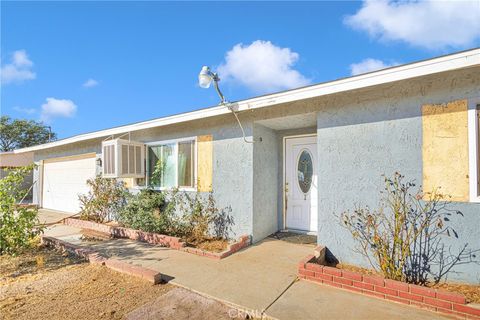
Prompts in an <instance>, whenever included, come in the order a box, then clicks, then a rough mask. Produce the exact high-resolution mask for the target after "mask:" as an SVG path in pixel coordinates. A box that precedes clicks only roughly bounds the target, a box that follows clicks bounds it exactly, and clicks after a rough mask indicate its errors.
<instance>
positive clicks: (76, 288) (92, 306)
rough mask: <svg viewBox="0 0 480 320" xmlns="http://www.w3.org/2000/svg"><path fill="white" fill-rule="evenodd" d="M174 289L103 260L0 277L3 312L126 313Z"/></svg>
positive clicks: (53, 317)
mask: <svg viewBox="0 0 480 320" xmlns="http://www.w3.org/2000/svg"><path fill="white" fill-rule="evenodd" d="M2 271H3V270H2ZM170 289H171V286H170V285H155V286H154V285H152V284H150V283H149V282H146V281H144V280H142V279H139V278H135V277H131V276H128V275H124V274H121V273H117V272H115V271H112V270H110V269H108V268H106V267H104V266H94V265H90V264H86V263H85V264H76V265H64V266H63V267H61V268H56V269H48V271H46V269H44V272H40V273H35V272H34V274H33V275H26V274H25V275H24V276H23V277H17V278H15V280H13V281H9V282H8V283H5V282H4V283H1V284H0V318H2V317H3V318H2V319H5V320H7V319H20V320H21V319H26V320H27V319H28V320H31V319H49V320H60V319H62V320H63V319H87V320H90V319H91V320H93V319H122V318H124V316H125V315H126V314H127V313H128V312H130V311H132V310H134V309H136V308H138V307H140V306H142V305H144V304H145V303H147V302H149V301H151V300H152V299H154V298H155V297H157V296H159V295H163V294H164V293H166V292H167V291H169V290H170Z"/></svg>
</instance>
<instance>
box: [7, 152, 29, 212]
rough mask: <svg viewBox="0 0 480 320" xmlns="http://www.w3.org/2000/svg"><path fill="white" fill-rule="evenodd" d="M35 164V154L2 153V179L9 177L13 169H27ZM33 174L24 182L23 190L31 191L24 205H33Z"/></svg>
mask: <svg viewBox="0 0 480 320" xmlns="http://www.w3.org/2000/svg"><path fill="white" fill-rule="evenodd" d="M31 164H33V152H22V153H15V152H13V151H7V152H0V179H3V178H4V177H6V176H7V175H8V172H9V171H10V170H11V169H14V168H19V167H25V166H28V165H31ZM32 183H33V172H31V173H30V174H28V175H27V176H26V177H25V179H24V180H23V184H22V189H24V190H30V191H29V193H28V194H27V195H26V197H25V199H24V200H23V203H31V202H32V200H33V192H32V191H33V188H32Z"/></svg>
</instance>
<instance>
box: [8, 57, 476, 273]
mask: <svg viewBox="0 0 480 320" xmlns="http://www.w3.org/2000/svg"><path fill="white" fill-rule="evenodd" d="M159 105H161V103H159ZM479 105H480V49H473V50H468V51H463V52H459V53H455V54H450V55H446V56H441V57H437V58H433V59H429V60H425V61H420V62H415V63H410V64H405V65H399V66H395V67H391V68H388V69H384V70H380V71H374V72H370V73H366V74H362V75H357V76H352V77H348V78H343V79H339V80H335V81H330V82H325V83H320V84H315V85H311V86H306V87H302V88H298V89H293V90H287V91H283V92H278V93H273V94H268V95H264V96H259V97H255V98H251V99H246V100H242V101H238V102H235V103H234V104H233V106H234V109H235V110H236V112H237V114H238V117H239V118H240V121H241V122H242V124H243V127H244V129H245V133H246V136H247V137H246V139H244V137H243V135H242V132H241V130H240V128H239V126H238V124H237V122H236V119H235V117H234V116H233V115H232V112H231V111H230V110H229V109H228V108H227V107H225V106H223V105H219V106H214V107H210V108H206V109H200V110H196V111H192V112H186V113H182V114H177V115H173V116H168V117H163V118H158V119H153V120H149V121H145V122H139V123H134V124H129V125H125V126H121V127H116V128H110V129H106V130H101V131H96V132H91V133H85V134H80V135H77V136H73V137H70V138H66V139H62V140H58V141H54V142H50V143H47V144H43V145H39V146H35V147H30V148H25V149H22V150H17V151H15V152H16V153H23V152H34V159H35V162H36V163H37V164H38V169H37V170H36V172H35V179H36V180H38V183H37V184H36V185H35V186H36V188H35V190H34V202H36V203H38V204H39V205H40V206H41V207H44V208H49V209H54V210H60V211H66V212H76V211H77V210H78V209H79V203H78V200H77V195H78V194H79V193H84V192H86V191H87V186H86V185H85V181H86V179H88V178H92V177H94V176H95V175H96V174H103V175H104V176H106V177H118V178H125V181H127V183H128V186H129V188H131V189H139V188H143V187H144V186H145V185H146V184H149V181H151V178H152V172H153V170H154V167H155V165H156V164H157V163H158V161H159V160H160V161H161V163H162V166H164V168H165V171H164V172H165V174H164V175H163V179H162V181H160V182H158V183H157V185H156V187H158V188H160V189H165V188H167V189H168V188H170V187H173V186H175V187H179V188H180V189H182V190H186V191H198V192H209V191H210V190H212V189H213V190H214V194H215V197H216V200H217V203H218V205H219V206H220V207H226V206H230V207H231V209H232V215H233V217H234V222H235V226H234V232H235V234H236V235H237V236H239V235H243V234H248V235H251V236H252V239H253V241H254V242H256V241H259V240H261V239H263V238H265V237H267V236H268V235H270V234H272V233H274V232H276V231H278V230H285V229H287V230H300V231H304V232H310V233H313V234H316V235H317V239H318V243H319V244H322V245H325V246H327V247H328V249H329V250H330V252H331V253H332V254H333V255H334V256H335V257H337V259H339V260H340V261H343V262H346V263H351V264H360V265H367V264H366V261H365V260H364V258H363V257H362V256H361V255H359V254H356V253H354V251H353V248H354V246H355V242H354V241H353V239H352V236H351V234H350V233H349V232H348V231H347V230H346V229H345V228H343V227H342V226H341V222H340V221H339V218H338V215H339V214H341V213H342V212H344V211H346V210H352V209H354V208H355V206H357V205H368V206H369V207H370V208H376V207H378V203H379V199H380V191H381V190H382V189H383V187H384V181H383V178H382V174H385V175H387V176H391V175H392V174H393V173H394V172H397V171H398V172H400V173H402V174H403V175H405V176H406V179H415V181H416V182H417V183H418V184H419V185H423V187H424V189H425V191H429V190H430V191H431V190H433V189H435V188H439V187H440V188H441V190H442V192H443V193H444V194H448V195H450V196H451V200H452V201H453V203H452V207H453V208H454V209H456V210H459V211H461V212H462V213H463V216H461V215H454V216H452V218H451V223H452V224H453V225H454V226H455V229H456V231H457V233H458V235H459V238H458V239H456V238H454V237H452V238H448V239H447V238H446V239H445V241H446V243H447V245H451V246H452V250H455V249H458V248H460V247H461V246H462V245H463V244H464V243H468V244H469V246H470V247H472V248H473V249H480V187H479V182H480V174H479V172H480V161H479V147H478V145H479V140H480V138H479V120H478V114H479ZM245 140H247V141H250V140H253V141H254V143H248V142H247V141H245ZM456 270H457V271H458V272H459V273H458V274H452V276H451V277H450V278H451V279H452V278H453V279H458V280H464V281H469V282H478V279H480V267H479V266H478V265H476V264H471V263H469V264H463V265H459V266H458V268H457V269H456Z"/></svg>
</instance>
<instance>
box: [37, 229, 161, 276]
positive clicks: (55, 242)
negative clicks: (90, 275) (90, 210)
mask: <svg viewBox="0 0 480 320" xmlns="http://www.w3.org/2000/svg"><path fill="white" fill-rule="evenodd" d="M42 243H43V244H44V245H46V246H51V247H55V248H57V249H62V250H66V251H68V252H70V253H72V254H75V255H77V256H79V257H82V258H84V259H85V260H87V261H89V262H90V263H92V264H100V265H105V266H106V267H107V268H110V269H112V270H115V271H118V272H121V273H125V274H129V275H132V276H135V277H139V278H142V279H144V280H147V281H150V282H151V283H153V284H158V283H160V282H161V281H162V274H161V273H159V272H158V271H155V270H152V269H148V268H144V267H140V266H136V265H133V264H130V263H128V262H124V261H122V260H118V259H114V258H107V257H104V256H102V255H101V254H99V253H98V252H96V251H94V250H91V249H84V248H82V247H80V246H77V245H74V244H71V243H69V242H66V241H63V240H60V239H57V238H54V237H46V236H43V237H42Z"/></svg>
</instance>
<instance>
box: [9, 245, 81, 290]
mask: <svg viewBox="0 0 480 320" xmlns="http://www.w3.org/2000/svg"><path fill="white" fill-rule="evenodd" d="M82 262H84V260H83V259H81V258H78V257H77V256H74V255H71V254H69V253H68V252H61V251H56V250H52V249H50V248H47V247H45V246H43V245H41V244H39V243H36V244H33V246H32V248H29V249H25V250H24V251H23V252H21V253H20V254H19V255H17V256H8V255H3V256H0V285H3V284H5V283H8V282H11V281H17V280H19V279H21V278H22V277H31V276H33V275H37V274H42V273H45V272H49V271H51V270H56V269H59V268H62V267H65V266H68V265H73V264H79V263H82Z"/></svg>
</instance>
